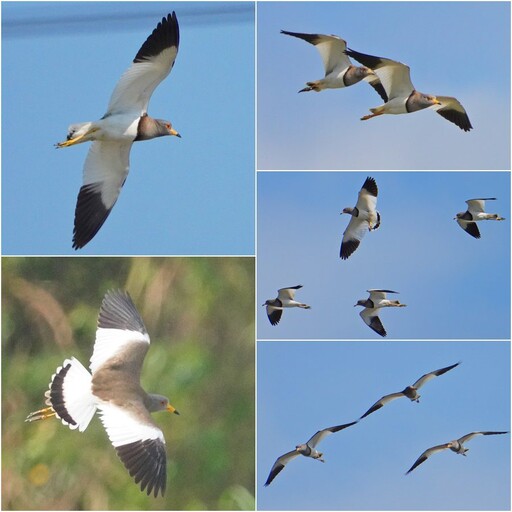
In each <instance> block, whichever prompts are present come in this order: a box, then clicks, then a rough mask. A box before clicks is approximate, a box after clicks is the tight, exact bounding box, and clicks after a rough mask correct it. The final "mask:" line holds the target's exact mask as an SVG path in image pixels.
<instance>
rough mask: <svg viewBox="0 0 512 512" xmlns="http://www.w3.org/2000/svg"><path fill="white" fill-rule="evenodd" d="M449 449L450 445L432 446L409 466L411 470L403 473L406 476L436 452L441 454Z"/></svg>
mask: <svg viewBox="0 0 512 512" xmlns="http://www.w3.org/2000/svg"><path fill="white" fill-rule="evenodd" d="M449 447H450V443H445V444H440V445H438V446H433V447H432V448H429V449H428V450H425V451H424V452H423V453H422V454H421V455H420V456H419V457H418V459H417V460H416V462H415V463H414V464H413V465H412V466H411V469H409V471H407V473H405V474H406V475H408V474H409V473H410V472H411V471H412V470H413V469H415V468H417V467H418V466H419V465H420V464H423V463H424V462H425V461H426V460H427V459H428V458H429V457H430V456H431V455H433V454H434V453H437V452H441V451H443V450H446V449H447V448H449Z"/></svg>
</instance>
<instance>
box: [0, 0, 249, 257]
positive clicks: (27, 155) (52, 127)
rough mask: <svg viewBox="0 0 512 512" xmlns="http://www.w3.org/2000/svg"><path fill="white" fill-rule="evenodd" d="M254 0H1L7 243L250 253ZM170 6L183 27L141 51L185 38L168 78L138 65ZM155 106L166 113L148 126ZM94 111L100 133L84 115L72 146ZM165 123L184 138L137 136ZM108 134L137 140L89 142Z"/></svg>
mask: <svg viewBox="0 0 512 512" xmlns="http://www.w3.org/2000/svg"><path fill="white" fill-rule="evenodd" d="M254 11H255V4H254V3H253V2H172V3H161V2H83V3H82V2H38V3H24V2H5V3H2V29H3V30H2V57H3V62H2V67H3V73H2V99H3V102H2V123H3V127H4V130H3V132H2V149H3V151H2V214H3V215H2V220H3V222H2V247H3V254H7V255H56V254H57V255H66V254H69V255H70V254H80V255H90V254H104V255H253V254H254V206H255V205H254V151H255V146H254V139H255V136H254V130H255V128H254V126H255V111H254V91H255V62H254V55H255V20H254ZM173 12H174V13H175V16H176V24H177V29H179V37H178V33H177V32H178V30H177V29H176V28H175V29H174V30H172V31H171V32H170V33H169V34H167V33H164V35H163V37H162V38H160V39H158V38H156V43H155V45H154V46H152V45H151V44H150V45H149V46H147V47H146V48H145V50H144V51H142V57H143V58H146V57H147V58H148V59H149V61H150V62H151V58H153V59H156V57H155V56H153V55H152V54H151V51H153V50H152V49H153V48H159V46H158V45H163V44H164V42H165V44H167V43H166V42H167V41H170V42H171V43H172V44H174V46H170V47H169V48H171V49H169V50H165V49H164V50H163V51H164V52H165V51H168V53H164V54H162V55H164V56H165V57H163V58H162V59H163V60H162V62H164V61H165V66H167V68H166V69H167V70H169V69H170V66H171V65H172V59H171V58H170V57H169V56H175V59H174V66H173V67H172V71H171V72H170V74H169V76H167V77H165V76H164V75H165V69H164V70H161V69H160V68H158V66H156V67H157V68H158V69H156V68H155V67H153V68H151V69H152V70H148V71H147V73H148V74H144V73H143V72H140V70H139V71H136V68H137V63H135V62H132V61H133V60H134V58H135V56H136V55H137V56H139V53H138V52H139V49H141V50H142V48H143V45H144V43H145V41H146V39H147V38H148V37H150V36H151V34H152V32H153V30H156V29H157V27H158V24H159V23H160V24H161V21H162V19H163V18H164V17H165V18H166V20H167V16H168V14H169V18H171V17H172V16H171V15H172V13H173ZM166 23H167V21H166V22H165V24H166ZM173 23H174V22H173ZM173 41H174V43H173ZM177 41H178V42H179V44H178V45H177V46H178V47H177V49H176V44H177ZM144 52H146V53H147V55H145V53H144ZM176 52H177V54H176ZM159 55H160V54H159ZM219 56H221V57H220V58H219ZM139 64H140V63H139ZM140 65H142V66H145V64H140ZM130 66H134V68H131V67H130ZM128 68H130V69H131V71H130V73H131V75H130V74H129V75H124V79H123V80H124V81H123V82H122V83H121V85H120V86H119V88H118V89H116V94H113V91H114V88H115V86H116V84H118V83H119V81H120V78H121V76H122V75H123V73H124V72H125V71H126V70H127V69H128ZM151 73H154V75H151V77H149V74H151ZM133 76H136V78H133V80H131V77H133ZM146 82H149V84H147V85H146ZM155 82H156V84H155ZM155 85H157V86H156V89H154V86H155ZM153 89H154V93H153V94H149V93H150V92H151V91H152V90H153ZM111 95H112V100H111V101H109V98H110V97H111ZM148 95H149V97H146V96H148ZM114 100H115V101H114ZM147 102H149V106H148V105H147ZM146 110H147V113H148V115H149V116H150V117H153V118H154V119H157V120H161V119H163V120H165V121H166V123H164V124H160V125H158V124H157V125H156V126H153V125H151V123H149V128H148V130H146V132H144V133H143V135H142V136H140V126H139V120H138V119H139V118H138V116H140V115H143V114H144V113H145V112H146ZM104 115H105V116H104ZM122 115H124V116H132V115H133V116H135V117H133V120H132V118H131V117H130V120H131V121H130V122H131V123H132V124H130V123H129V122H128V121H127V118H126V117H122ZM102 116H104V118H103V119H102ZM116 116H117V117H116ZM120 116H121V117H120ZM114 118H115V119H114ZM112 119H114V121H112ZM99 120H100V121H101V122H103V124H101V123H100V121H99ZM87 121H94V122H96V121H97V122H98V123H100V125H98V126H99V127H100V128H101V131H96V132H91V133H89V131H90V130H93V129H95V128H97V127H98V126H96V125H94V126H91V127H90V130H89V129H86V127H83V126H82V125H81V127H80V129H77V131H76V130H75V131H73V129H72V130H71V131H72V132H73V134H71V135H69V137H70V138H71V139H76V138H77V137H78V136H79V135H80V136H82V135H84V136H85V135H86V134H87V137H85V139H82V140H79V139H78V142H77V144H76V147H64V146H65V145H66V144H68V143H69V142H70V141H66V138H67V137H66V135H67V134H68V126H70V125H74V124H76V123H85V122H87ZM132 121H133V122H132ZM167 122H169V123H171V124H172V130H175V131H177V132H178V133H179V134H180V136H181V138H178V137H158V138H156V139H155V140H140V139H145V138H148V137H151V136H154V135H155V133H157V135H162V134H161V133H160V131H158V130H160V129H163V130H164V134H168V133H167V132H166V130H167V128H166V126H167ZM108 123H110V124H108ZM162 123H163V121H162ZM5 127H9V128H8V129H5ZM157 128H158V130H157ZM123 130H125V131H123ZM98 134H100V135H98ZM123 134H124V135H123ZM135 135H137V140H136V141H135V143H134V144H133V147H131V151H130V146H131V142H133V138H134V137H135ZM100 136H101V137H114V136H115V137H121V138H122V137H126V140H125V139H122V143H121V142H112V138H109V139H108V140H107V141H106V142H102V141H100V142H98V143H97V144H95V145H93V147H94V148H95V149H94V150H91V149H90V147H91V144H92V143H89V142H86V143H83V144H80V143H79V142H83V141H84V140H87V138H88V137H100ZM102 140H103V139H102ZM116 140H117V139H116ZM58 142H59V143H61V144H60V146H61V147H60V148H59V149H55V147H54V146H55V144H56V143H58ZM128 167H129V174H127V168H128ZM82 174H84V176H83V178H82ZM124 180H125V181H124ZM123 184H124V186H123ZM84 186H89V188H88V189H85V190H82V197H81V198H80V199H78V195H79V190H81V188H82V187H84ZM121 188H122V190H121ZM116 199H118V200H117V202H116ZM114 204H115V206H114ZM75 210H76V213H75ZM109 212H110V213H109ZM75 215H76V219H75ZM105 216H108V218H106V220H105ZM74 219H75V220H74ZM104 220H105V223H104V224H103V225H101V222H103V221H104ZM98 225H100V228H99V230H98V231H97V232H96V234H95V235H93V238H92V239H91V240H90V241H87V239H88V238H89V236H90V234H91V233H94V232H95V230H97V229H98ZM74 231H75V232H74ZM83 232H86V234H87V235H88V236H85V235H84V234H83ZM77 233H79V235H77ZM80 233H82V234H80ZM73 246H75V247H76V248H77V252H75V250H74V249H73ZM77 246H78V247H77Z"/></svg>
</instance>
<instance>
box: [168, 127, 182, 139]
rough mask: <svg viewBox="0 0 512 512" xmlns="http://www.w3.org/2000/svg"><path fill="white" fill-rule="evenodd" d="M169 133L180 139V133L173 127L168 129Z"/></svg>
mask: <svg viewBox="0 0 512 512" xmlns="http://www.w3.org/2000/svg"><path fill="white" fill-rule="evenodd" d="M169 135H175V136H176V137H179V138H180V139H181V135H180V134H179V133H178V132H177V131H176V130H175V129H174V128H171V129H170V130H169Z"/></svg>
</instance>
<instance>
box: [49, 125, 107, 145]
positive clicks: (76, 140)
mask: <svg viewBox="0 0 512 512" xmlns="http://www.w3.org/2000/svg"><path fill="white" fill-rule="evenodd" d="M98 130H99V128H91V129H90V130H87V131H86V132H85V133H84V134H83V135H79V136H78V137H75V138H74V139H69V140H65V141H64V142H57V144H55V147H56V148H67V147H68V146H74V145H75V144H80V142H86V141H84V140H82V139H83V138H84V137H87V136H88V135H91V134H93V133H94V132H97V131H98Z"/></svg>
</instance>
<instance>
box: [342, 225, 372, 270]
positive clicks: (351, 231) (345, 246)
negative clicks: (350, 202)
mask: <svg viewBox="0 0 512 512" xmlns="http://www.w3.org/2000/svg"><path fill="white" fill-rule="evenodd" d="M367 231H368V222H366V221H364V220H361V219H359V218H358V217H351V218H350V222H349V223H348V226H347V229H345V232H344V233H343V238H342V241H341V247H340V258H341V259H343V260H346V259H348V257H349V256H350V255H351V254H352V253H353V252H354V251H355V250H356V249H357V248H358V247H359V244H360V243H361V240H362V239H363V238H364V235H366V233H367Z"/></svg>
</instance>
